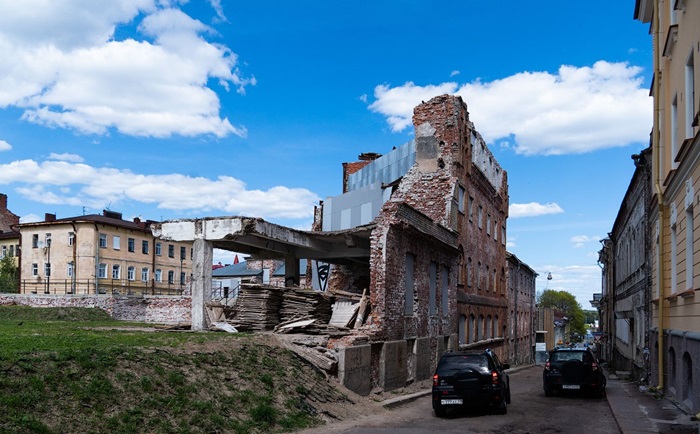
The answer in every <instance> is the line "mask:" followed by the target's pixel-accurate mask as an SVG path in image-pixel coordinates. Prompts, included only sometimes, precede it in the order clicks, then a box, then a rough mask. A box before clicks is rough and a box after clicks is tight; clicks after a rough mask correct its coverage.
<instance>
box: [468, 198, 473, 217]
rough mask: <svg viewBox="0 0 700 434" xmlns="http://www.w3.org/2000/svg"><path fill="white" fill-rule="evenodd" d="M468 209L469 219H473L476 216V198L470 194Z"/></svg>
mask: <svg viewBox="0 0 700 434" xmlns="http://www.w3.org/2000/svg"><path fill="white" fill-rule="evenodd" d="M467 206H468V210H467V211H469V221H472V218H473V217H474V198H473V197H471V196H469V203H468V204H467Z"/></svg>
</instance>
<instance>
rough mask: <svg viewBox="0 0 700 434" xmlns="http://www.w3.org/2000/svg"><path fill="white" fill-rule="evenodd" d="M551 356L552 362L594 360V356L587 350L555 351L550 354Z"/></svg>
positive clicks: (588, 361) (587, 361)
mask: <svg viewBox="0 0 700 434" xmlns="http://www.w3.org/2000/svg"><path fill="white" fill-rule="evenodd" d="M549 358H550V361H552V362H567V361H569V360H575V361H579V362H586V363H590V362H592V361H593V358H592V357H591V355H590V354H589V353H588V352H587V351H555V352H553V353H552V354H551V355H550V356H549Z"/></svg>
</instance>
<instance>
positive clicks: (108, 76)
mask: <svg viewBox="0 0 700 434" xmlns="http://www.w3.org/2000/svg"><path fill="white" fill-rule="evenodd" d="M164 5H165V6H164ZM213 5H214V6H215V9H216V2H213ZM217 13H218V12H217ZM138 20H140V21H138ZM122 24H136V28H137V32H136V33H135V34H134V35H133V36H134V39H122V40H116V39H114V35H115V30H116V28H117V27H118V26H119V25H122ZM213 33H214V32H213V31H212V29H210V28H209V27H208V26H206V25H205V24H203V23H201V22H200V21H198V20H195V19H193V18H191V17H190V16H188V15H186V14H185V13H184V12H182V11H181V10H179V9H175V8H170V7H167V2H161V1H155V0H118V1H117V0H113V1H110V2H107V3H105V4H102V2H93V1H90V0H63V1H52V2H46V1H39V0H28V1H23V2H14V3H13V2H2V3H0V56H2V57H3V58H6V59H8V58H11V59H13V62H5V63H4V64H0V108H6V107H19V108H21V109H24V113H23V116H22V118H23V119H24V120H27V121H30V122H35V123H38V124H41V125H47V126H51V127H60V128H67V129H75V130H77V131H80V132H82V133H88V134H106V133H107V132H108V131H109V130H110V129H116V130H117V131H119V132H121V133H123V134H127V135H133V136H145V137H169V136H171V135H174V134H177V135H183V136H196V135H201V134H213V135H215V136H217V137H225V136H228V135H230V134H235V135H238V136H245V135H246V130H245V128H244V127H241V126H234V125H233V124H232V123H231V122H230V121H229V120H228V119H227V118H222V117H221V116H220V114H219V110H220V102H219V98H218V96H217V94H216V93H215V92H214V90H212V89H211V88H209V87H208V86H207V84H208V83H209V81H210V80H211V79H215V80H218V84H219V85H220V86H221V87H222V88H224V89H228V87H229V86H230V85H233V86H234V87H235V89H236V90H237V91H238V92H239V93H244V91H245V88H246V87H247V86H249V85H254V84H255V79H254V78H245V77H242V76H241V74H240V71H239V70H238V68H237V56H236V54H235V53H233V52H232V51H231V50H230V49H229V48H228V47H226V46H223V45H221V44H217V43H212V42H209V41H207V40H205V39H204V37H203V35H210V34H213Z"/></svg>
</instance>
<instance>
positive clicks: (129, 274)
mask: <svg viewBox="0 0 700 434" xmlns="http://www.w3.org/2000/svg"><path fill="white" fill-rule="evenodd" d="M126 278H127V280H134V279H136V269H135V268H134V267H133V266H130V267H129V268H127V269H126Z"/></svg>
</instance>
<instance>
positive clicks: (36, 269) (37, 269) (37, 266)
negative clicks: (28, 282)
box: [32, 264, 39, 276]
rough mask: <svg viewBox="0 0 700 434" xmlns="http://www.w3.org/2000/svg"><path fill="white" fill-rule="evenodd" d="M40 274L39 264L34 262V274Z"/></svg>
mask: <svg viewBox="0 0 700 434" xmlns="http://www.w3.org/2000/svg"><path fill="white" fill-rule="evenodd" d="M38 275H39V264H32V276H38Z"/></svg>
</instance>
